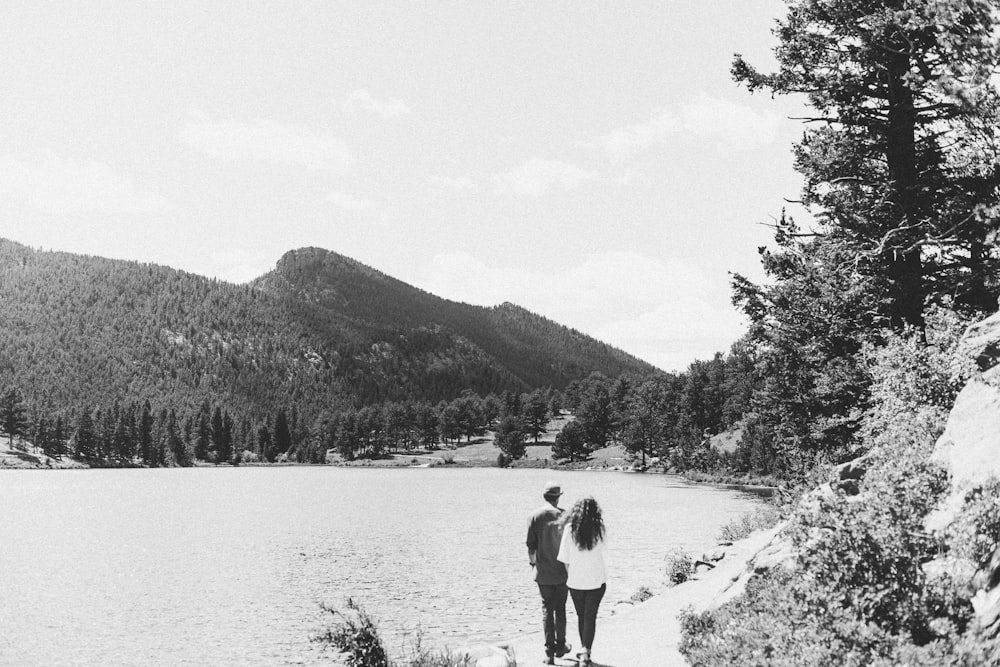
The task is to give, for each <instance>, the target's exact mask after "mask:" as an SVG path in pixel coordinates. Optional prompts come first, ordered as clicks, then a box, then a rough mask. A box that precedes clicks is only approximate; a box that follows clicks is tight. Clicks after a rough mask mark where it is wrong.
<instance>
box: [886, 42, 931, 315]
mask: <svg viewBox="0 0 1000 667" xmlns="http://www.w3.org/2000/svg"><path fill="white" fill-rule="evenodd" d="M906 46H907V45H906V43H905V42H900V43H899V44H890V48H891V49H893V50H894V51H895V52H894V53H890V54H889V55H888V56H887V58H886V78H887V81H886V89H887V91H888V124H887V126H886V131H885V157H886V164H887V166H888V170H889V181H890V184H889V186H890V190H891V192H892V201H893V203H894V204H895V205H896V212H895V213H896V214H895V215H893V216H892V218H891V220H890V227H889V229H903V228H907V227H911V226H913V225H917V224H918V223H919V222H920V219H921V216H922V215H924V214H926V213H927V212H926V211H923V210H922V208H923V207H922V206H921V205H920V200H919V197H918V189H917V153H916V140H915V136H916V123H917V114H916V110H915V109H914V103H913V91H912V90H910V88H909V87H908V86H907V85H906V81H905V79H904V77H905V76H906V74H907V72H908V71H909V68H910V62H909V57H908V56H907V55H906V53H905V49H906ZM886 231H889V230H886ZM921 234H922V230H921V229H920V228H919V227H916V228H913V229H907V230H906V231H904V232H901V233H899V234H896V235H895V236H893V237H892V243H889V244H887V247H886V248H885V249H884V250H883V258H884V260H885V261H886V262H887V265H888V266H887V277H888V279H889V299H890V303H889V312H888V314H889V319H890V322H891V324H892V328H893V329H896V330H900V329H902V328H903V327H904V326H906V325H911V326H915V327H917V328H918V329H920V330H921V331H922V330H923V326H924V315H923V311H924V297H925V285H924V271H923V268H924V267H923V261H922V259H921V255H920V246H919V245H915V243H914V242H915V240H916V239H918V238H919V236H920V235H921ZM914 246H915V247H914Z"/></svg>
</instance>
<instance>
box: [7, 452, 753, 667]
mask: <svg viewBox="0 0 1000 667" xmlns="http://www.w3.org/2000/svg"><path fill="white" fill-rule="evenodd" d="M549 479H551V480H554V481H556V482H558V483H560V484H561V485H562V487H563V491H564V495H563V497H562V502H561V503H560V505H561V506H563V507H567V508H568V507H569V506H570V505H571V504H572V503H573V501H574V500H576V499H577V498H579V497H580V496H582V495H587V494H590V495H593V496H594V497H595V498H597V501H598V502H599V503H600V504H601V506H602V508H603V510H604V517H605V522H606V524H607V527H608V531H609V533H608V558H609V570H610V574H609V582H608V593H607V596H606V597H605V602H604V604H603V606H602V614H609V613H611V611H612V609H613V607H614V606H615V604H614V603H615V602H618V601H620V600H626V599H628V598H629V596H631V595H632V594H633V593H634V592H635V591H636V590H637V589H638V588H639V587H640V586H643V585H645V586H650V587H657V586H660V585H661V584H662V582H663V558H664V556H665V555H666V553H667V552H668V551H669V550H670V549H672V548H675V547H680V548H684V549H687V550H688V551H690V552H692V553H697V554H700V553H701V552H702V551H703V550H706V549H707V548H710V547H711V546H712V545H714V543H715V538H716V536H717V535H718V531H719V528H720V527H721V526H722V525H723V524H725V523H726V522H727V521H729V520H730V519H732V518H734V517H736V516H738V515H740V514H742V513H743V512H746V511H748V510H750V509H752V508H753V507H754V506H755V505H756V504H758V503H759V502H760V500H759V499H757V498H756V497H754V496H751V495H748V494H745V493H741V492H739V491H734V490H729V489H720V488H714V487H708V486H696V485H691V484H688V483H686V482H685V481H683V480H682V479H680V478H678V477H675V476H672V475H655V474H647V475H643V474H632V473H617V472H586V471H560V472H553V471H548V470H500V469H493V468H473V469H469V468H461V469H454V468H409V469H406V468H404V469H359V468H351V469H348V468H336V467H253V468H246V467H244V468H180V469H152V470H55V471H48V470H46V471H34V470H16V471H0V567H2V568H3V575H2V576H3V584H2V593H0V664H4V665H7V664H10V665H149V664H155V665H206V664H212V665H299V664H307V665H308V664H321V663H323V662H325V661H328V660H329V655H328V654H324V653H323V652H322V651H320V649H319V648H318V647H317V646H315V645H313V644H311V643H310V641H309V637H310V635H311V634H313V633H315V632H316V631H317V630H318V629H320V628H321V627H322V624H323V616H322V614H321V613H320V611H319V603H320V602H323V601H325V602H327V603H329V604H331V605H333V606H337V607H341V608H342V607H343V603H344V600H345V599H346V598H347V597H349V596H350V597H353V598H354V599H356V600H357V601H359V602H360V603H361V604H362V605H363V606H364V608H365V609H366V610H367V611H368V612H369V613H370V614H371V615H372V616H373V617H375V618H376V619H377V620H378V621H379V625H380V628H381V629H382V632H383V635H384V637H385V639H386V644H387V647H388V648H389V649H390V651H393V652H398V651H399V650H400V649H401V648H402V647H403V646H404V645H406V644H407V643H408V642H412V640H413V637H414V632H415V631H416V630H417V629H418V628H419V630H420V631H421V632H422V633H423V635H424V642H425V644H429V645H431V646H435V647H444V646H452V647H457V646H460V645H462V644H464V643H467V642H468V641H469V640H470V638H472V639H473V640H474V641H484V640H485V641H498V640H502V639H503V638H506V637H510V636H513V635H518V634H523V633H526V632H535V631H537V630H539V629H540V628H539V626H540V622H539V620H538V619H539V617H540V614H539V613H538V609H539V601H538V595H537V588H536V587H535V584H534V582H533V581H532V580H531V577H532V572H531V568H530V567H529V565H528V558H527V552H526V550H525V547H524V537H525V529H526V525H527V517H528V515H529V514H530V513H531V511H532V510H533V509H534V508H536V507H538V506H539V505H541V504H542V502H543V501H542V498H541V492H542V488H543V485H544V483H545V481H547V480H549ZM567 606H568V609H570V610H571V609H572V604H568V605H567ZM569 624H570V630H571V632H570V633H569V634H570V635H571V636H574V631H573V628H574V627H575V616H573V615H572V612H571V611H570V623H569Z"/></svg>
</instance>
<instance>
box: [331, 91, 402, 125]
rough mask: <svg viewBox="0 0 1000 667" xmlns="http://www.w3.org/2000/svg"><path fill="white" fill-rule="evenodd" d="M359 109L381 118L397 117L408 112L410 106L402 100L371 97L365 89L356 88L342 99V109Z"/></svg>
mask: <svg viewBox="0 0 1000 667" xmlns="http://www.w3.org/2000/svg"><path fill="white" fill-rule="evenodd" d="M356 109H361V110H363V111H367V112H368V113H373V114H375V115H376V116H381V117H382V118H399V117H400V116H405V115H407V114H409V113H410V107H408V106H407V105H406V103H405V102H403V100H399V99H391V100H379V99H376V98H374V97H372V95H371V93H369V92H368V91H367V90H364V89H363V88H362V89H358V90H355V91H354V92H352V93H351V94H350V95H348V96H347V99H346V100H345V101H344V111H354V110H356Z"/></svg>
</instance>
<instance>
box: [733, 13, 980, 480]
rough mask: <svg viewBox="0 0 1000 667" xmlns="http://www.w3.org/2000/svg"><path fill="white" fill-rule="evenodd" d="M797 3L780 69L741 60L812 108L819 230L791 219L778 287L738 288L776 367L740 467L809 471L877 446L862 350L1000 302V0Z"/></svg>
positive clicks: (781, 237)
mask: <svg viewBox="0 0 1000 667" xmlns="http://www.w3.org/2000/svg"><path fill="white" fill-rule="evenodd" d="M788 5H789V7H788V13H787V16H786V18H785V19H783V20H782V21H780V22H779V23H778V26H777V28H776V30H775V35H776V36H777V38H778V40H779V44H778V46H777V48H776V49H775V53H776V56H777V61H778V69H777V71H776V72H774V73H771V74H765V73H761V72H759V71H757V70H756V69H754V68H753V67H752V66H751V65H749V64H748V63H747V62H746V61H744V60H743V59H742V58H740V57H739V56H737V58H736V60H735V62H734V64H733V68H732V72H733V75H734V77H735V78H736V80H737V81H739V82H742V83H744V84H746V85H747V87H748V88H749V89H750V90H751V91H755V90H759V89H765V90H770V91H771V92H772V93H777V94H805V95H806V97H807V99H808V101H809V103H810V105H811V107H812V110H813V112H812V113H811V114H810V115H809V117H808V118H807V119H806V122H807V128H806V130H805V132H804V134H803V139H802V141H801V142H800V143H799V144H798V145H797V146H796V148H795V155H796V159H795V168H796V169H797V171H799V172H800V173H801V174H802V176H803V179H804V185H803V191H802V195H801V202H802V203H803V204H804V205H805V206H806V207H807V208H808V209H809V211H810V213H812V215H813V217H814V219H815V220H816V223H815V224H814V226H813V227H812V228H810V229H802V228H800V227H799V226H798V225H796V224H795V223H794V221H792V220H790V219H788V218H787V217H786V216H784V215H782V217H781V220H780V221H779V222H778V223H777V224H776V225H775V241H776V245H777V248H776V249H774V250H766V249H762V251H761V252H762V260H763V265H764V269H765V272H766V273H767V275H768V277H769V280H768V281H767V282H766V283H765V284H762V285H755V284H753V283H751V282H750V281H748V280H746V279H745V278H742V277H739V276H737V277H736V278H735V279H734V290H735V291H734V301H735V302H736V303H737V304H738V305H739V306H740V307H741V308H742V309H743V311H744V312H745V313H746V314H747V315H748V316H749V318H750V320H751V331H750V340H751V342H752V343H753V344H754V345H755V346H756V348H757V350H758V352H759V354H760V361H759V366H758V372H759V378H760V381H759V383H758V384H757V385H756V386H755V387H754V390H753V409H752V410H751V411H750V412H749V414H748V415H747V428H746V429H745V430H744V434H745V439H744V443H743V450H744V451H742V452H741V456H740V457H739V460H740V462H741V464H742V465H744V466H748V465H749V466H753V468H754V469H755V470H757V471H759V472H761V471H765V470H766V469H768V468H771V469H775V468H777V469H784V470H786V471H788V472H789V473H791V474H798V475H801V474H803V472H804V471H805V470H808V468H810V467H811V466H812V465H814V464H815V463H816V462H817V461H833V462H837V461H842V460H846V459H848V458H850V457H852V456H854V454H855V453H856V451H857V450H858V448H859V446H860V444H861V440H860V439H859V437H860V436H861V434H859V433H858V428H859V426H860V417H861V415H862V414H863V412H864V410H865V409H866V408H867V405H868V402H869V400H870V398H871V397H870V396H869V393H868V392H869V386H870V381H871V378H870V377H869V376H868V374H867V372H866V371H867V369H866V366H865V358H864V356H865V355H864V354H863V353H862V350H863V348H866V347H867V348H874V347H878V346H880V345H881V344H882V343H883V339H884V331H885V330H886V329H891V330H892V331H895V332H897V333H898V332H903V331H904V330H906V329H907V328H908V327H909V328H910V329H912V330H914V331H917V332H918V333H921V334H922V332H923V331H924V328H925V325H926V324H927V319H926V317H927V313H926V308H927V307H928V306H930V305H932V304H949V305H950V306H951V307H953V308H955V309H956V310H958V311H960V312H962V313H965V314H967V315H974V314H981V313H986V312H992V310H993V309H994V307H995V304H996V297H997V294H998V291H1000V286H998V273H1000V257H998V254H997V249H996V243H995V241H996V231H997V222H998V220H1000V216H997V215H996V212H997V205H998V196H1000V189H998V185H1000V169H998V168H997V164H998V163H997V160H996V159H995V158H996V155H997V142H996V133H995V131H994V129H993V128H994V127H995V125H996V114H997V109H998V104H997V100H998V95H997V91H996V89H995V80H994V79H993V78H992V77H991V74H992V72H993V71H994V70H995V69H996V67H997V65H998V62H1000V42H998V38H997V32H996V30H995V21H996V12H995V3H992V2H989V1H988V0H973V1H971V2H957V1H955V0H942V1H940V2H937V1H935V2H928V1H927V0H905V1H903V2H895V1H894V2H887V1H877V2H869V3H852V2H846V1H843V0H834V1H833V2H828V1H826V0H791V1H790V2H789V3H788Z"/></svg>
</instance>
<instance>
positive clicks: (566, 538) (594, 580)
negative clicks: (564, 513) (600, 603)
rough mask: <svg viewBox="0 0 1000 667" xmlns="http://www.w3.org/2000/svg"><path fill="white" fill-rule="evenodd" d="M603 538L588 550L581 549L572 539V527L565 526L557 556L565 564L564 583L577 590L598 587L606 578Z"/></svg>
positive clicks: (588, 589)
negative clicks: (565, 575)
mask: <svg viewBox="0 0 1000 667" xmlns="http://www.w3.org/2000/svg"><path fill="white" fill-rule="evenodd" d="M604 552H605V547H604V540H600V541H599V542H598V543H597V544H595V545H594V548H593V549H591V550H590V551H584V550H582V549H581V548H580V547H579V545H577V543H576V541H575V540H574V539H573V529H572V528H571V527H570V526H566V528H565V529H564V530H563V535H562V542H560V543H559V555H558V556H557V558H558V559H559V560H560V561H562V562H563V563H565V564H566V573H567V574H568V575H569V576H568V578H567V579H566V585H567V586H568V587H570V588H575V589H576V590H578V591H590V590H594V589H595V588H600V587H601V586H602V585H603V584H604V582H606V581H607V580H608V572H607V569H606V568H605V566H604Z"/></svg>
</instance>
